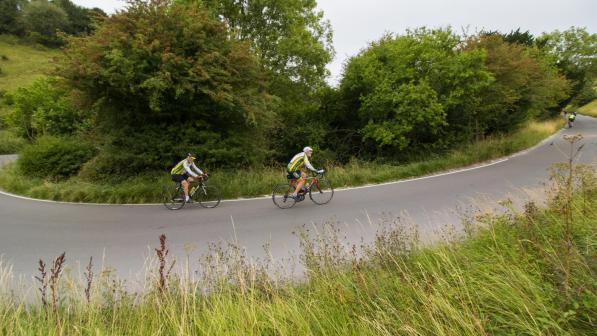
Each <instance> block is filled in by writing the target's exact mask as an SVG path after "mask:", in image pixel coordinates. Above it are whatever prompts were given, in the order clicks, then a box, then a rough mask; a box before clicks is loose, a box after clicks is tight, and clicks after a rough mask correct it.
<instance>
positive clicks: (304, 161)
mask: <svg viewBox="0 0 597 336" xmlns="http://www.w3.org/2000/svg"><path fill="white" fill-rule="evenodd" d="M303 166H306V167H307V168H308V169H309V170H312V171H317V169H315V168H313V166H312V165H311V162H309V157H307V154H305V152H300V153H298V154H297V155H295V156H294V157H293V158H292V160H290V163H289V164H288V166H287V169H288V171H289V172H295V171H297V170H300V169H301V168H302V167H303Z"/></svg>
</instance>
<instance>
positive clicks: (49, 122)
mask: <svg viewBox="0 0 597 336" xmlns="http://www.w3.org/2000/svg"><path fill="white" fill-rule="evenodd" d="M68 94H69V92H68V90H67V89H66V88H64V87H62V86H61V85H60V83H59V81H58V80H57V79H56V78H52V77H50V78H41V79H38V80H36V81H35V82H34V83H33V84H31V85H30V86H28V87H23V88H19V89H17V90H16V92H15V93H14V94H13V95H12V101H13V104H12V111H11V113H10V114H9V115H8V121H9V123H10V124H11V126H13V127H14V128H15V129H16V130H18V132H19V135H20V136H22V137H24V138H27V139H29V140H35V139H36V138H37V137H39V136H42V135H57V136H62V135H70V134H72V133H73V132H74V131H75V130H76V128H77V126H78V125H79V123H80V122H81V120H80V114H79V111H77V110H76V109H75V107H74V105H73V103H72V101H71V99H70V97H69V95H68Z"/></svg>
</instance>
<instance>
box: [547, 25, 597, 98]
mask: <svg viewBox="0 0 597 336" xmlns="http://www.w3.org/2000/svg"><path fill="white" fill-rule="evenodd" d="M537 44H538V45H539V46H540V47H541V49H542V50H543V51H544V52H545V53H547V55H548V56H549V57H550V58H551V60H552V63H553V64H554V65H556V66H557V67H558V68H559V69H560V70H561V71H562V73H563V74H564V75H565V76H566V78H568V79H569V80H571V81H572V82H573V86H572V91H571V96H570V99H568V100H566V101H564V102H563V103H562V104H561V106H566V105H567V104H568V103H570V102H571V101H572V100H573V99H574V98H576V97H577V96H578V95H579V93H581V92H586V91H589V90H591V89H592V88H593V87H594V85H595V81H596V80H597V34H591V33H589V32H588V31H587V29H586V28H576V27H571V28H570V29H567V30H564V31H559V30H556V31H554V32H551V33H545V34H543V35H541V36H540V37H539V38H538V39H537ZM587 87H588V88H587ZM583 97H585V99H589V98H588V97H587V96H586V95H583ZM585 99H581V100H582V101H580V100H577V101H575V102H573V103H574V104H575V105H583V104H585V103H588V102H589V101H590V100H585Z"/></svg>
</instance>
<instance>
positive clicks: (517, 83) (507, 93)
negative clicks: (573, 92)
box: [467, 35, 569, 134]
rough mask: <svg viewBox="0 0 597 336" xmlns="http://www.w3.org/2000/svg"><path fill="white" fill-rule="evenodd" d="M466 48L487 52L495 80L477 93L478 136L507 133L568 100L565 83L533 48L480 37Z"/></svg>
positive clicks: (485, 36)
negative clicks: (478, 99)
mask: <svg viewBox="0 0 597 336" xmlns="http://www.w3.org/2000/svg"><path fill="white" fill-rule="evenodd" d="M467 48H470V49H473V50H484V51H485V52H486V54H487V57H486V61H485V63H486V66H487V69H488V70H489V71H490V72H491V74H492V76H493V78H494V80H493V82H492V84H491V85H490V86H487V87H486V88H484V89H483V90H482V91H481V92H480V94H479V97H480V99H481V102H482V103H481V104H480V106H479V108H478V111H477V115H476V120H475V121H476V123H475V126H476V127H477V128H479V129H478V131H479V132H480V133H481V134H491V133H494V132H507V131H508V130H510V129H513V128H516V127H518V126H519V125H521V124H522V123H523V122H525V121H526V120H529V119H531V118H533V117H536V116H538V115H540V114H542V113H544V112H545V111H546V110H547V109H549V108H554V107H557V105H558V103H560V102H561V101H562V100H564V99H566V98H567V97H568V91H569V84H568V82H567V81H566V80H565V78H563V76H561V75H558V74H557V70H556V69H555V68H554V67H553V66H550V65H549V64H547V62H546V61H545V60H544V59H542V57H541V55H540V54H539V53H538V52H537V50H536V49H534V48H533V47H527V46H526V45H525V44H522V43H515V44H512V43H508V42H506V41H504V40H503V39H502V38H501V37H500V36H499V35H481V36H478V37H473V38H470V39H469V40H468V41H467Z"/></svg>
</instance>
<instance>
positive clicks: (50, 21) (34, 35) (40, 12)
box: [23, 1, 69, 47]
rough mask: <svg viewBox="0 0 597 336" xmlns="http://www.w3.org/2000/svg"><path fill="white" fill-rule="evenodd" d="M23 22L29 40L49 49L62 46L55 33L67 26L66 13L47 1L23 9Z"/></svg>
mask: <svg viewBox="0 0 597 336" xmlns="http://www.w3.org/2000/svg"><path fill="white" fill-rule="evenodd" d="M23 22H24V23H25V29H26V30H27V32H28V35H29V38H31V40H33V41H35V42H37V43H41V44H43V45H46V46H51V47H56V46H60V45H62V44H63V41H62V39H61V38H60V36H58V34H57V33H58V32H59V31H65V30H66V28H67V27H68V25H69V20H68V15H67V14H66V12H65V11H64V10H63V9H62V8H60V7H58V6H56V5H55V4H53V3H51V2H48V1H33V2H30V3H28V4H27V5H26V6H25V7H24V9H23Z"/></svg>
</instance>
